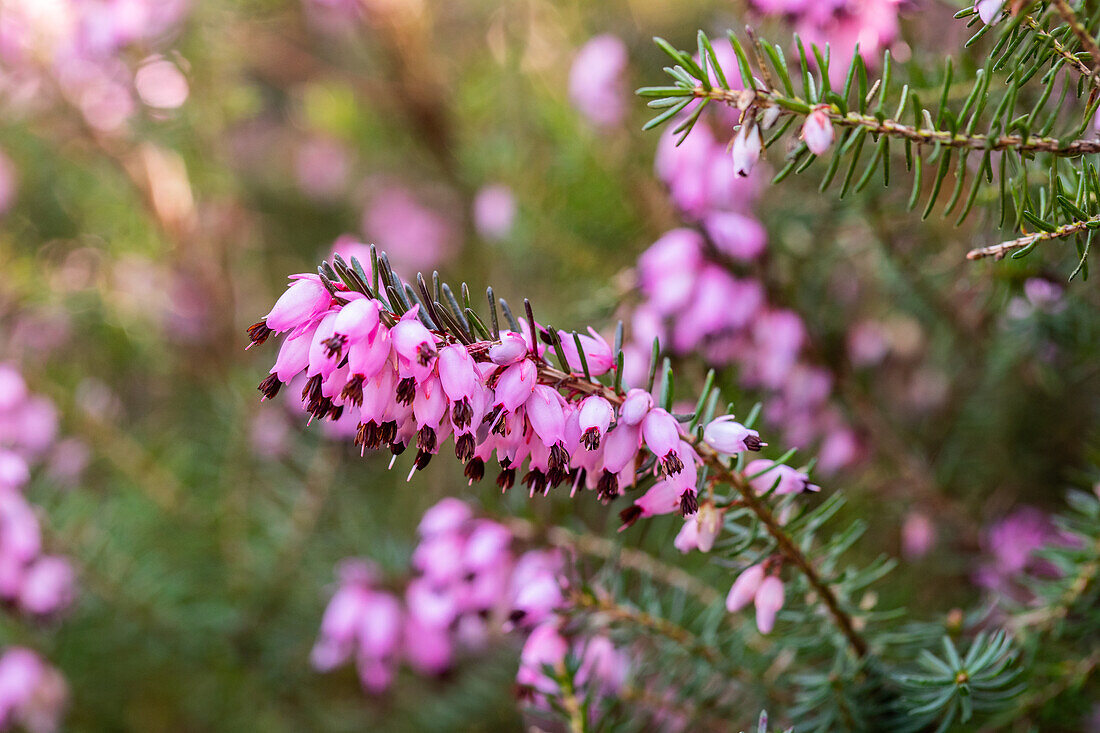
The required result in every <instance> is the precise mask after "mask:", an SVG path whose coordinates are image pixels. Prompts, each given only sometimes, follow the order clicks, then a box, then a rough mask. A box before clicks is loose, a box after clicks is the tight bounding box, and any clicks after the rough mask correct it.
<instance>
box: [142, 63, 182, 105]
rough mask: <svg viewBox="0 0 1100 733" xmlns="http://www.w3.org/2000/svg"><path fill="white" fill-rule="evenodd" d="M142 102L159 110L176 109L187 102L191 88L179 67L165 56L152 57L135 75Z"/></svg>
mask: <svg viewBox="0 0 1100 733" xmlns="http://www.w3.org/2000/svg"><path fill="white" fill-rule="evenodd" d="M134 89H135V90H137V93H138V97H140V98H141V101H142V102H144V103H145V104H147V105H148V106H150V107H155V108H157V109H176V108H177V107H181V106H182V105H183V103H184V102H186V101H187V96H188V94H189V93H190V88H189V87H188V85H187V77H185V76H184V75H183V72H182V71H180V69H179V67H178V66H176V65H175V64H174V63H172V62H171V61H169V60H168V59H166V58H164V57H163V56H158V55H155V56H150V57H149V58H147V59H145V61H143V62H142V65H141V66H140V67H139V68H138V70H137V73H136V74H134Z"/></svg>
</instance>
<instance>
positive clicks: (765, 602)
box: [756, 575, 783, 634]
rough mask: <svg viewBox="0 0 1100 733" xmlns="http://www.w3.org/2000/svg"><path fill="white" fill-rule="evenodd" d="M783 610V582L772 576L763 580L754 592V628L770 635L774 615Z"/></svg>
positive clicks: (773, 624)
mask: <svg viewBox="0 0 1100 733" xmlns="http://www.w3.org/2000/svg"><path fill="white" fill-rule="evenodd" d="M781 608H783V581H781V580H780V579H779V578H777V577H776V576H774V575H770V576H768V577H767V578H764V581H763V582H762V583H761V584H760V588H759V589H758V590H757V591H756V628H758V629H760V633H761V634H770V633H771V631H772V629H773V628H774V627H775V615H776V614H777V613H779V609H781Z"/></svg>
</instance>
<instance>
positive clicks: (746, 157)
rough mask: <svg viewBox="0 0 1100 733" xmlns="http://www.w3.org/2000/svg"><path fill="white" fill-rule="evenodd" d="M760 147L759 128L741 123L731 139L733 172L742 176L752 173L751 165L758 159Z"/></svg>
mask: <svg viewBox="0 0 1100 733" xmlns="http://www.w3.org/2000/svg"><path fill="white" fill-rule="evenodd" d="M761 149H762V142H761V140H760V128H759V127H758V126H757V125H755V124H750V123H746V124H742V125H741V129H740V130H739V131H738V132H737V137H736V138H734V140H733V151H732V155H733V168H734V172H735V173H737V175H739V176H741V177H742V178H744V177H745V176H747V175H749V174H750V173H752V169H753V166H755V165H756V162H757V161H758V160H760V151H761Z"/></svg>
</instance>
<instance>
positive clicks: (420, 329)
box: [390, 306, 436, 383]
mask: <svg viewBox="0 0 1100 733" xmlns="http://www.w3.org/2000/svg"><path fill="white" fill-rule="evenodd" d="M417 308H418V306H413V309H412V310H410V311H408V313H406V314H405V315H404V316H402V318H401V320H400V321H399V322H398V323H397V324H396V325H395V326H394V327H393V328H392V329H390V337H391V339H392V340H393V351H394V353H395V354H397V358H398V365H399V366H400V367H401V368H402V376H411V377H413V378H414V379H416V381H417V382H418V383H419V382H421V381H423V380H424V379H426V378H427V376H428V374H429V373H430V372H431V368H432V365H433V364H434V362H433V359H434V358H435V355H436V348H435V338H434V337H433V336H432V333H431V331H429V330H428V329H427V328H425V327H424V324H423V323H421V322H420V321H419V320H418V319H417V318H416V317H415V311H416V310H417ZM410 314H412V315H411V316H410Z"/></svg>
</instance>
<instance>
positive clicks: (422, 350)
mask: <svg viewBox="0 0 1100 733" xmlns="http://www.w3.org/2000/svg"><path fill="white" fill-rule="evenodd" d="M433 356H435V349H434V348H432V347H431V346H429V345H428V344H420V346H417V347H416V360H417V361H418V362H420V366H423V367H426V366H428V364H430V363H431V362H432V357H433Z"/></svg>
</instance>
